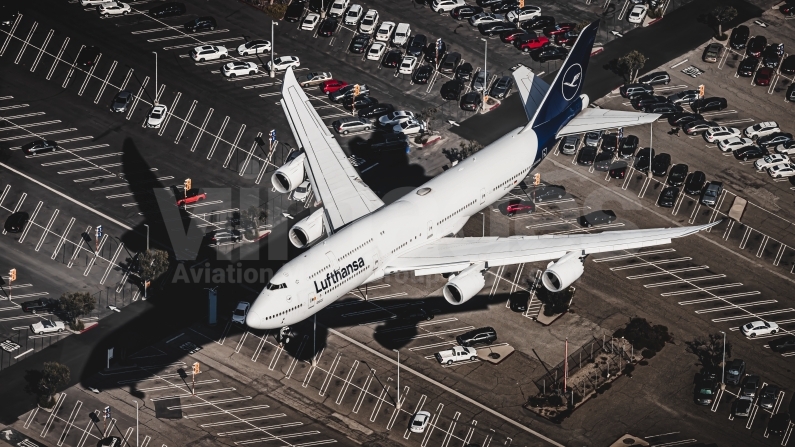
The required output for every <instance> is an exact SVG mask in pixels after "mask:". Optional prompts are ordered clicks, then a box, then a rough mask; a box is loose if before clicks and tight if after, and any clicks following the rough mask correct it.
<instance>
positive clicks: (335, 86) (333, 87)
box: [321, 79, 348, 94]
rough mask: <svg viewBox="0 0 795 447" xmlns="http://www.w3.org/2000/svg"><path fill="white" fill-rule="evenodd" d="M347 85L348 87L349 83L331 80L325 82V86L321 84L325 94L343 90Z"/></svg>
mask: <svg viewBox="0 0 795 447" xmlns="http://www.w3.org/2000/svg"><path fill="white" fill-rule="evenodd" d="M346 85H348V83H347V82H345V81H340V80H337V79H329V80H328V81H325V82H323V84H321V87H322V88H323V93H326V94H329V93H334V92H336V91H337V90H339V89H341V88H342V87H345V86H346Z"/></svg>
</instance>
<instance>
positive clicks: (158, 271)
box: [138, 249, 170, 287]
mask: <svg viewBox="0 0 795 447" xmlns="http://www.w3.org/2000/svg"><path fill="white" fill-rule="evenodd" d="M169 265H170V263H169V258H168V252H166V251H164V250H155V249H151V250H145V251H142V252H141V253H139V254H138V274H139V275H141V281H142V282H143V283H144V287H147V285H146V283H147V282H149V281H154V280H156V279H157V278H158V277H160V275H162V274H163V273H165V272H167V271H168V268H169Z"/></svg>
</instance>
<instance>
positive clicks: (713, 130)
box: [704, 126, 742, 143]
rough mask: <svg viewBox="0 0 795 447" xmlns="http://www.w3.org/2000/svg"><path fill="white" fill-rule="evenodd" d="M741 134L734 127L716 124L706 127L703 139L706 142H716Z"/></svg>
mask: <svg viewBox="0 0 795 447" xmlns="http://www.w3.org/2000/svg"><path fill="white" fill-rule="evenodd" d="M741 135H742V132H741V131H740V129H738V128H736V127H726V126H717V127H710V128H709V129H707V131H706V132H704V139H705V140H707V142H708V143H717V142H718V141H721V140H727V139H729V138H735V137H739V136H741Z"/></svg>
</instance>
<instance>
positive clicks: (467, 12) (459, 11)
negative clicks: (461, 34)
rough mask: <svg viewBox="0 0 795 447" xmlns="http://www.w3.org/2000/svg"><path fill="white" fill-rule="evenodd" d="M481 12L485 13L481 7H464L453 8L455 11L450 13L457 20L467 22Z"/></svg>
mask: <svg viewBox="0 0 795 447" xmlns="http://www.w3.org/2000/svg"><path fill="white" fill-rule="evenodd" d="M481 12H483V8H481V7H480V6H470V5H464V6H457V7H455V8H453V10H452V11H450V16H451V17H452V18H454V19H456V20H465V19H468V18H470V17H472V16H473V15H475V14H480V13H481Z"/></svg>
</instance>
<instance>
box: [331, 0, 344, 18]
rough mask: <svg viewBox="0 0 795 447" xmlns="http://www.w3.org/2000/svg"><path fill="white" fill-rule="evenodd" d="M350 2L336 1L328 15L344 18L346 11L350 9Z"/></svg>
mask: <svg viewBox="0 0 795 447" xmlns="http://www.w3.org/2000/svg"><path fill="white" fill-rule="evenodd" d="M348 3H349V0H334V3H332V4H331V7H330V8H329V10H328V14H329V16H331V17H342V15H343V14H345V10H346V9H348Z"/></svg>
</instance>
